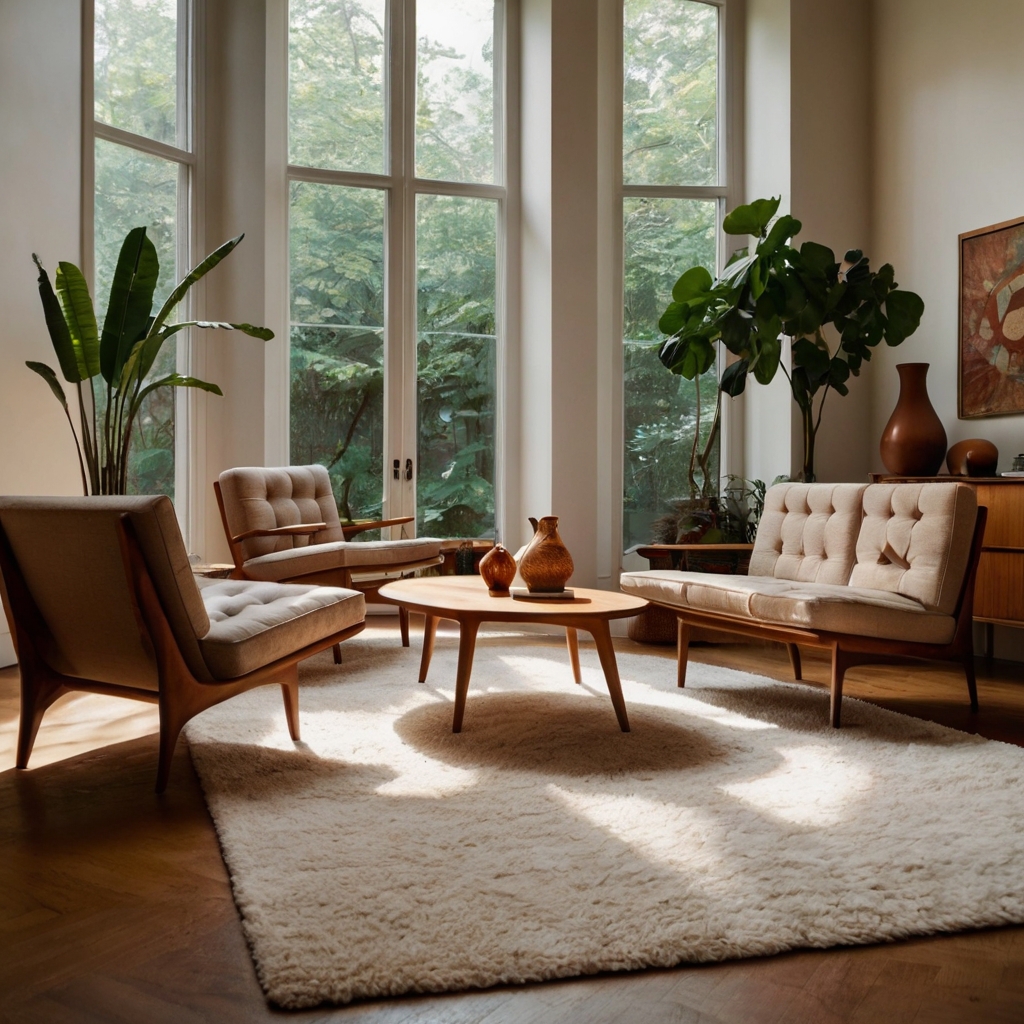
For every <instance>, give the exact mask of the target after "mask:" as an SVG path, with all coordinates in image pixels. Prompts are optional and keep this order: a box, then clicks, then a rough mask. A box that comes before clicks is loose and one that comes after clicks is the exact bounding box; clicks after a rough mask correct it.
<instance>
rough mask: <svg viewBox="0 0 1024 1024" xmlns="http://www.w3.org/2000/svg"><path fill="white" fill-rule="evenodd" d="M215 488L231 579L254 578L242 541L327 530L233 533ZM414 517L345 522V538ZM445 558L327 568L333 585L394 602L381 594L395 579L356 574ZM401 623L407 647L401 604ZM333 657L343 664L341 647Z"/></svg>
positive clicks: (308, 526)
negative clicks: (229, 560) (247, 568)
mask: <svg viewBox="0 0 1024 1024" xmlns="http://www.w3.org/2000/svg"><path fill="white" fill-rule="evenodd" d="M213 490H214V493H215V494H216V495H217V508H218V509H220V521H221V525H222V526H223V527H224V536H225V537H226V538H227V542H228V548H229V549H230V551H231V560H232V561H233V562H234V564H235V567H234V569H233V570H232V571H231V578H232V579H233V580H248V579H252V577H251V576H249V575H248V574H247V573H246V571H245V552H244V551H243V550H242V541H243V540H248V539H249V538H250V537H281V536H303V535H311V534H314V533H319V532H320V531H321V530H326V529H327V524H326V523H298V524H296V525H294V526H278V527H274V528H273V529H265V530H247V531H246V532H245V533H239V534H232V532H231V527H230V526H229V525H228V515H227V510H226V509H225V507H224V495H223V492H222V491H221V486H220V481H219V480H214V482H213ZM412 520H413V517H412V516H400V517H399V518H397V519H379V520H375V521H373V522H369V521H366V522H355V523H348V524H345V523H342V525H341V529H342V532H343V533H344V535H345V539H346V540H348V538H349V537H351V536H355V535H356V534H357V533H364V532H365V531H367V530H380V529H384V528H386V527H389V526H400V525H401V524H402V523H411V522H412ZM443 561H444V557H443V556H442V555H438V556H437V557H435V558H426V559H424V558H417V559H411V560H409V561H405V562H393V563H390V564H388V565H386V566H382V565H377V564H369V565H348V566H339V567H338V568H337V569H331V570H328V571H329V573H330V585H331V586H336V587H347V588H348V589H349V590H358V591H360V592H361V593H362V594H363V595H364V597H365V598H366V600H367V601H378V602H380V603H382V604H394V603H395V602H393V601H389V600H388V599H387V598H385V597H381V596H380V588H381V587H383V586H384V585H385V584H387V583H390V582H392V580H390V579H371V580H355V579H353V577H355V576H359V575H362V574H371V573H373V574H381V573H396V572H397V573H404V572H408V571H411V570H414V569H427V568H430V567H431V566H433V565H440V564H441V563H442V562H443ZM324 576H325V573H324V571H323V570H320V571H318V572H311V573H308V574H306V575H304V576H303V575H299V576H289V577H287V578H286V579H282V580H280V581H279V582H281V583H314V582H316V583H320V582H323V581H324ZM310 577H316V579H311V578H310ZM398 625H399V629H400V630H401V634H402V646H403V647H408V646H409V611H408V609H407V608H403V607H402V606H401V605H399V606H398ZM334 657H335V661H336V662H339V663H340V661H341V652H340V650H335V652H334Z"/></svg>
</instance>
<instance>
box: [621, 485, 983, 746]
mask: <svg viewBox="0 0 1024 1024" xmlns="http://www.w3.org/2000/svg"><path fill="white" fill-rule="evenodd" d="M985 514H986V510H985V509H984V508H982V509H979V508H978V506H977V500H976V497H975V492H974V490H973V489H972V488H971V487H969V486H967V485H966V484H959V483H924V484H920V483H914V484H909V483H908V484H870V485H868V484H795V483H789V484H777V485H776V486H774V487H772V488H771V489H770V490H769V491H768V493H767V495H766V496H765V505H764V513H763V515H762V517H761V522H760V525H759V527H758V531H757V537H756V539H755V542H754V550H753V553H752V555H751V559H750V570H749V575H747V576H722V575H717V574H707V573H693V572H677V571H670V570H649V571H646V572H632V573H624V574H623V576H622V578H621V581H620V582H621V587H622V589H623V590H624V591H626V592H627V593H630V594H635V595H637V596H638V597H644V598H647V600H649V601H652V602H654V603H655V604H658V605H661V606H662V607H665V608H669V609H671V610H672V611H674V612H675V613H676V616H677V618H678V623H679V651H678V664H679V676H678V678H679V685H680V686H682V685H683V684H684V682H685V678H686V660H687V649H688V645H689V632H690V628H691V627H692V626H705V627H707V626H710V627H714V628H715V629H719V630H724V631H727V632H735V633H740V634H744V635H749V636H758V637H764V638H767V639H771V640H778V641H780V642H782V643H785V644H787V646H788V649H789V653H790V658H791V660H792V663H793V670H794V674H795V676H796V678H797V679H799V678H801V665H800V654H799V645H801V644H804V645H807V646H813V647H824V648H827V649H829V650H830V651H831V653H832V708H831V715H832V724H833V725H834V726H837V727H838V725H839V719H840V704H841V698H842V686H843V676H844V673H845V672H846V670H847V669H848V668H850V667H851V666H853V665H857V664H864V663H866V662H872V661H887V660H898V659H899V658H901V657H914V658H925V659H945V660H955V661H958V662H960V663H961V664H962V665H963V667H964V672H965V674H966V676H967V686H968V690H969V692H970V698H971V707H972V708H974V709H976V708H977V692H976V687H975V681H974V647H973V639H972V631H971V612H972V609H973V596H974V576H975V572H976V570H977V562H978V556H979V554H980V551H981V537H982V533H983V531H984V521H985Z"/></svg>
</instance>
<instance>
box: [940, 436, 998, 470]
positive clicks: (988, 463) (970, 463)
mask: <svg viewBox="0 0 1024 1024" xmlns="http://www.w3.org/2000/svg"><path fill="white" fill-rule="evenodd" d="M998 465H999V449H998V448H997V447H996V446H995V445H994V444H993V443H992V442H991V441H986V440H984V439H983V438H980V437H972V438H969V439H968V440H966V441H957V443H956V444H955V445H953V447H952V448H950V449H949V451H948V452H946V468H947V469H948V470H949V472H950V473H951V474H952V475H953V476H995V475H996V467H997V466H998Z"/></svg>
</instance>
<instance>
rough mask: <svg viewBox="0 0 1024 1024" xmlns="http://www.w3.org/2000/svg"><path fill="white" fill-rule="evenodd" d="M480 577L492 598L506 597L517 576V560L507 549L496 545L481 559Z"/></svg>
mask: <svg viewBox="0 0 1024 1024" xmlns="http://www.w3.org/2000/svg"><path fill="white" fill-rule="evenodd" d="M480 575H481V576H482V577H483V581H484V583H486V584H487V590H488V591H489V592H490V594H491V596H492V597H506V596H507V595H508V588H509V587H510V586H511V585H512V581H513V580H514V579H515V576H516V560H515V559H514V558H513V557H512V555H511V554H509V552H508V550H507V549H506V548H504V547H502V546H501V545H500V544H495V545H494V547H493V548H491V550H490V551H488V552H487V554H486V555H484V557H483V558H481V559H480Z"/></svg>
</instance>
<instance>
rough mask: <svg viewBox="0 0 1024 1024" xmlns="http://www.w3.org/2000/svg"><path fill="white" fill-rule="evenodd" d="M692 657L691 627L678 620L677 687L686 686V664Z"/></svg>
mask: <svg viewBox="0 0 1024 1024" xmlns="http://www.w3.org/2000/svg"><path fill="white" fill-rule="evenodd" d="M689 657H690V626H689V623H687V622H683V620H682V619H678V618H677V619H676V686H680V687H682V686H685V685H686V662H687V659H688V658H689Z"/></svg>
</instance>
